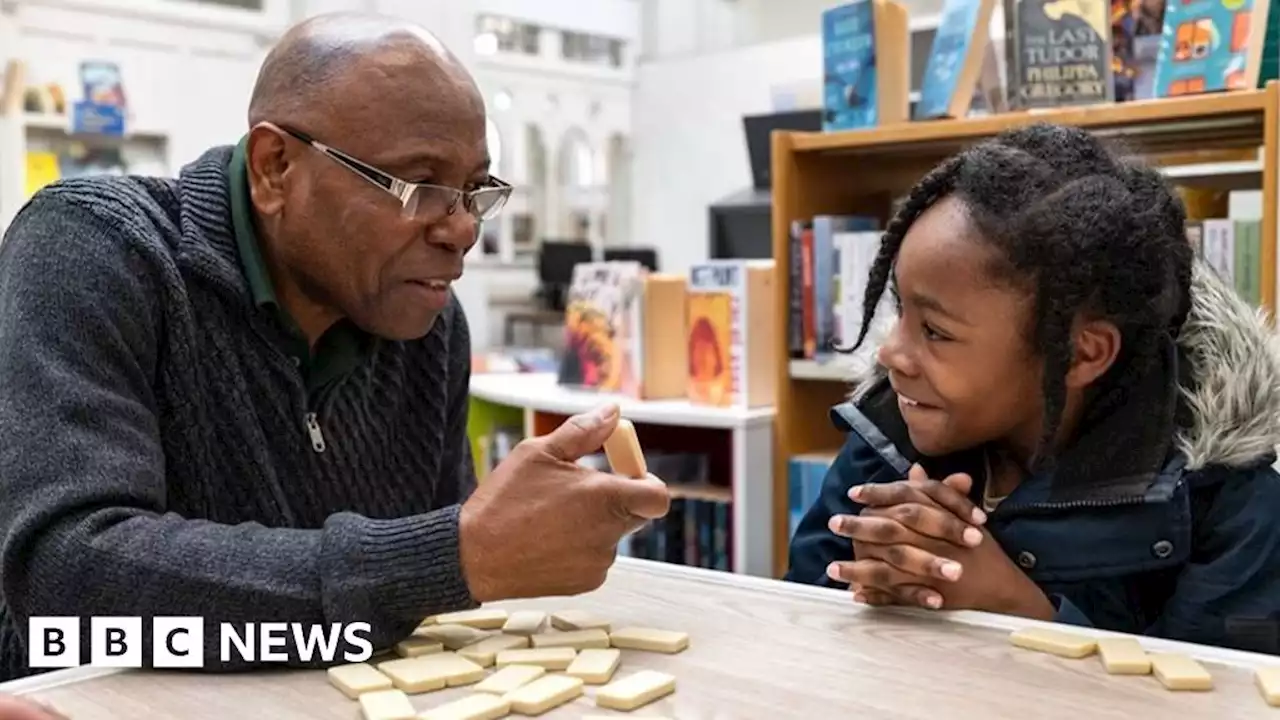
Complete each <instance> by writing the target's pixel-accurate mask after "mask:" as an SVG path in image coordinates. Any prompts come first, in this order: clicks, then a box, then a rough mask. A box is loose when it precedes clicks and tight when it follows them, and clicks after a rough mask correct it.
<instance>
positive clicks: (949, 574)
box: [930, 560, 960, 597]
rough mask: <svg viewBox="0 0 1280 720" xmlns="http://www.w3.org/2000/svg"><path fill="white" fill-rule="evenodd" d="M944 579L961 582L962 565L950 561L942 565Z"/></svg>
mask: <svg viewBox="0 0 1280 720" xmlns="http://www.w3.org/2000/svg"><path fill="white" fill-rule="evenodd" d="M942 577H944V578H946V579H948V580H959V579H960V563H957V562H952V561H950V560H947V561H946V562H944V563H942ZM930 597H934V596H930Z"/></svg>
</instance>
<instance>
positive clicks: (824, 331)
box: [813, 215, 835, 356]
mask: <svg viewBox="0 0 1280 720" xmlns="http://www.w3.org/2000/svg"><path fill="white" fill-rule="evenodd" d="M834 259H835V218H833V217H830V216H825V215H823V216H818V217H815V218H814V219H813V303H814V335H815V337H814V349H815V353H814V354H815V356H817V355H823V354H826V353H828V352H830V351H831V344H832V343H831V338H832V336H833V335H834V334H835V319H834V313H833V312H832V310H833V308H834V301H833V299H832V288H831V286H832V279H833V277H834V273H835V268H834V267H833V265H832V261H833V260H834Z"/></svg>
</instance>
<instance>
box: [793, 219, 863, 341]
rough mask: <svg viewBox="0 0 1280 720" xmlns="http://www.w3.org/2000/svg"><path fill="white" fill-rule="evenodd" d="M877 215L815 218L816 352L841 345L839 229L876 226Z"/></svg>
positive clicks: (841, 230)
mask: <svg viewBox="0 0 1280 720" xmlns="http://www.w3.org/2000/svg"><path fill="white" fill-rule="evenodd" d="M879 225H880V221H879V220H878V219H877V218H874V217H870V216H865V215H817V216H815V217H814V218H813V308H814V310H813V312H814V336H815V337H814V354H812V355H809V356H808V357H816V356H818V355H823V354H826V353H830V352H831V351H832V350H833V349H834V348H835V346H837V345H839V340H838V338H839V337H840V329H839V328H838V327H837V325H836V305H837V295H836V292H837V291H838V289H839V287H840V282H839V281H840V251H839V248H838V247H837V245H836V242H835V238H836V235H837V234H839V233H845V232H852V231H868V230H875V229H877V228H878V227H879Z"/></svg>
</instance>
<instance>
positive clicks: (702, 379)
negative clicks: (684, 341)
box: [687, 260, 778, 407]
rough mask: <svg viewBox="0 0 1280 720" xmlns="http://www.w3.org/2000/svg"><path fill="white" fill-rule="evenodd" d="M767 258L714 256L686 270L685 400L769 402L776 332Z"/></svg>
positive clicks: (772, 392)
mask: <svg viewBox="0 0 1280 720" xmlns="http://www.w3.org/2000/svg"><path fill="white" fill-rule="evenodd" d="M773 275H774V264H773V261H772V260H765V261H754V260H719V261H713V262H709V263H703V264H701V265H696V266H694V267H693V268H692V269H691V270H690V273H689V297H688V310H689V320H688V323H687V328H688V334H689V400H690V401H691V402H694V403H699V404H704V405H715V406H719V407H759V406H764V405H772V404H773V402H774V397H775V385H776V383H775V382H774V379H773V375H774V373H773V371H772V370H773V369H772V367H771V363H770V359H771V353H770V349H771V348H770V346H769V343H770V342H771V341H772V340H773V339H775V338H776V337H777V324H778V323H777V321H776V312H774V308H773V302H772V298H773V293H772V287H773V282H774V277H773Z"/></svg>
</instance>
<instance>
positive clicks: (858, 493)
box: [849, 485, 862, 500]
mask: <svg viewBox="0 0 1280 720" xmlns="http://www.w3.org/2000/svg"><path fill="white" fill-rule="evenodd" d="M860 497H862V486H861V485H858V486H856V487H853V488H851V489H850V490H849V499H850V500H857V499H858V498H860Z"/></svg>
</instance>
